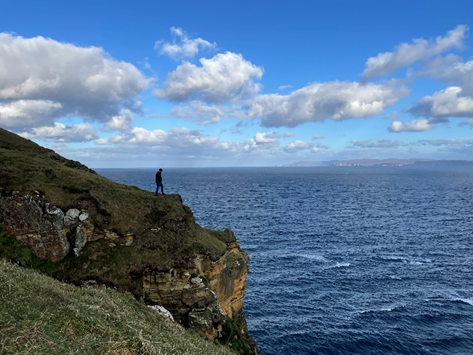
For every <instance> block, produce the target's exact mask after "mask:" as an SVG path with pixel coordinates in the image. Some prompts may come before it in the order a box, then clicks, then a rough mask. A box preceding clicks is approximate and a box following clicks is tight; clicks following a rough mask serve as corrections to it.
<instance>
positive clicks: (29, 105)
mask: <svg viewBox="0 0 473 355" xmlns="http://www.w3.org/2000/svg"><path fill="white" fill-rule="evenodd" d="M0 76H1V74H0ZM61 109H62V105H61V104H60V103H58V102H54V101H50V100H16V101H7V102H4V103H2V101H1V100H0V125H1V126H2V127H7V128H18V127H32V126H35V125H38V124H49V123H52V121H53V120H54V117H55V116H56V115H57V113H58V112H59V111H60V110H61Z"/></svg>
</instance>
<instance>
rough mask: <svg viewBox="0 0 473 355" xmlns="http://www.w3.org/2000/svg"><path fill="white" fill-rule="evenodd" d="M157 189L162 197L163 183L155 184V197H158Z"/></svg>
mask: <svg viewBox="0 0 473 355" xmlns="http://www.w3.org/2000/svg"><path fill="white" fill-rule="evenodd" d="M159 187H161V193H162V194H163V195H164V190H163V183H162V182H157V183H156V192H155V195H156V196H158V192H159Z"/></svg>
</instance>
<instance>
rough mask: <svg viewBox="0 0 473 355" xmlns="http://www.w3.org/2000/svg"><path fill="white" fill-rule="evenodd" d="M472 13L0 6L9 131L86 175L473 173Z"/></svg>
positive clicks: (163, 4)
mask: <svg viewBox="0 0 473 355" xmlns="http://www.w3.org/2000/svg"><path fill="white" fill-rule="evenodd" d="M472 31H473V1H471V0H449V1H447V0H415V1H413V0H409V1H406V0H396V1H389V0H384V1H382V0H376V1H374V0H357V1H352V0H344V1H342V0H331V1H319V0H312V1H309V0H291V1H278V0H272V1H266V0H264V1H258V0H252V1H247V0H240V1H238V2H228V1H209V0H200V1H195V0H192V1H191V0H180V1H166V0H159V1H156V0H154V1H145V0H135V1H133V2H132V1H123V0H114V1H108V0H94V1H90V0H83V1H74V0H73V1H50V0H43V1H37V0H34V1H33V0H14V1H13V0H0V127H2V128H5V129H7V130H9V131H12V132H15V133H17V134H19V135H21V136H23V137H25V138H28V139H31V140H32V141H34V142H36V143H38V144H40V145H42V146H44V147H47V148H50V149H53V150H55V151H56V152H58V153H59V154H61V155H63V156H65V157H66V158H69V159H73V160H78V161H80V162H82V163H84V164H86V165H88V166H89V167H91V168H138V167H162V168H165V167H215V166H275V165H280V164H290V163H293V162H297V161H331V160H346V159H367V158H371V159H385V158H430V159H467V160H468V159H469V160H473V34H472Z"/></svg>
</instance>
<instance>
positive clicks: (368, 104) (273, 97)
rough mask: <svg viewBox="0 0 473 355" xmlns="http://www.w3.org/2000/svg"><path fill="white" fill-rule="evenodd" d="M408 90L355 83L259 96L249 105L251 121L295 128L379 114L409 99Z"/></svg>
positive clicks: (265, 124)
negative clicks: (300, 125) (286, 93)
mask: <svg viewBox="0 0 473 355" xmlns="http://www.w3.org/2000/svg"><path fill="white" fill-rule="evenodd" d="M408 92H409V91H408V89H407V88H405V87H394V86H387V85H378V84H372V83H369V84H365V85H362V84H359V83H356V82H338V81H335V82H328V83H314V84H311V85H309V86H306V87H304V88H302V89H299V90H296V91H294V92H292V93H291V94H289V95H278V94H269V95H260V96H257V97H255V98H254V99H253V100H251V101H250V102H249V103H248V116H249V118H260V119H261V120H262V126H264V127H281V126H287V127H295V126H297V125H299V124H302V123H305V122H311V121H314V122H321V121H325V120H327V119H332V120H336V121H342V120H346V119H351V118H366V117H371V116H374V115H379V114H381V113H382V112H383V110H384V109H385V108H386V107H388V106H391V105H393V104H395V103H396V102H397V101H399V100H400V99H401V98H403V97H405V96H407V94H408Z"/></svg>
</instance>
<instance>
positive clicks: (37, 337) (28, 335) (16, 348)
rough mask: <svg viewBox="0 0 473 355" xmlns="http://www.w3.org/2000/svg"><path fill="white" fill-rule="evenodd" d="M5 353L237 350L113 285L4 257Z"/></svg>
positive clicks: (0, 331)
mask: <svg viewBox="0 0 473 355" xmlns="http://www.w3.org/2000/svg"><path fill="white" fill-rule="evenodd" d="M0 354H1V355H7V354H18V355H21V354H25V355H26V354H36V355H42V354H100V355H102V354H103V355H135V354H150V355H153V354H156V355H161V354H162V355H167V354H176V355H177V354H179V355H181V354H196V355H197V354H205V355H208V354H215V355H220V354H221V355H227V354H235V352H233V351H232V350H231V349H229V348H227V347H224V346H221V345H216V344H214V343H213V342H211V341H209V340H206V339H203V338H202V337H201V336H200V335H198V334H196V333H194V332H192V331H188V330H185V329H184V328H182V327H181V326H179V325H177V324H175V323H172V322H170V321H168V320H167V319H166V318H164V317H163V316H161V315H160V314H158V313H156V312H155V311H153V310H151V309H150V308H148V307H146V306H145V305H144V304H142V303H140V302H138V301H136V300H135V298H134V297H133V296H132V295H131V294H124V293H120V292H118V291H116V290H112V289H108V288H104V287H103V288H100V289H82V288H78V287H75V286H72V285H68V284H63V283H61V282H59V281H57V280H55V279H52V278H50V277H48V276H46V275H43V274H40V273H39V272H37V271H35V270H32V269H25V268H20V267H18V266H16V265H13V264H11V263H9V262H6V261H5V260H0Z"/></svg>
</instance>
